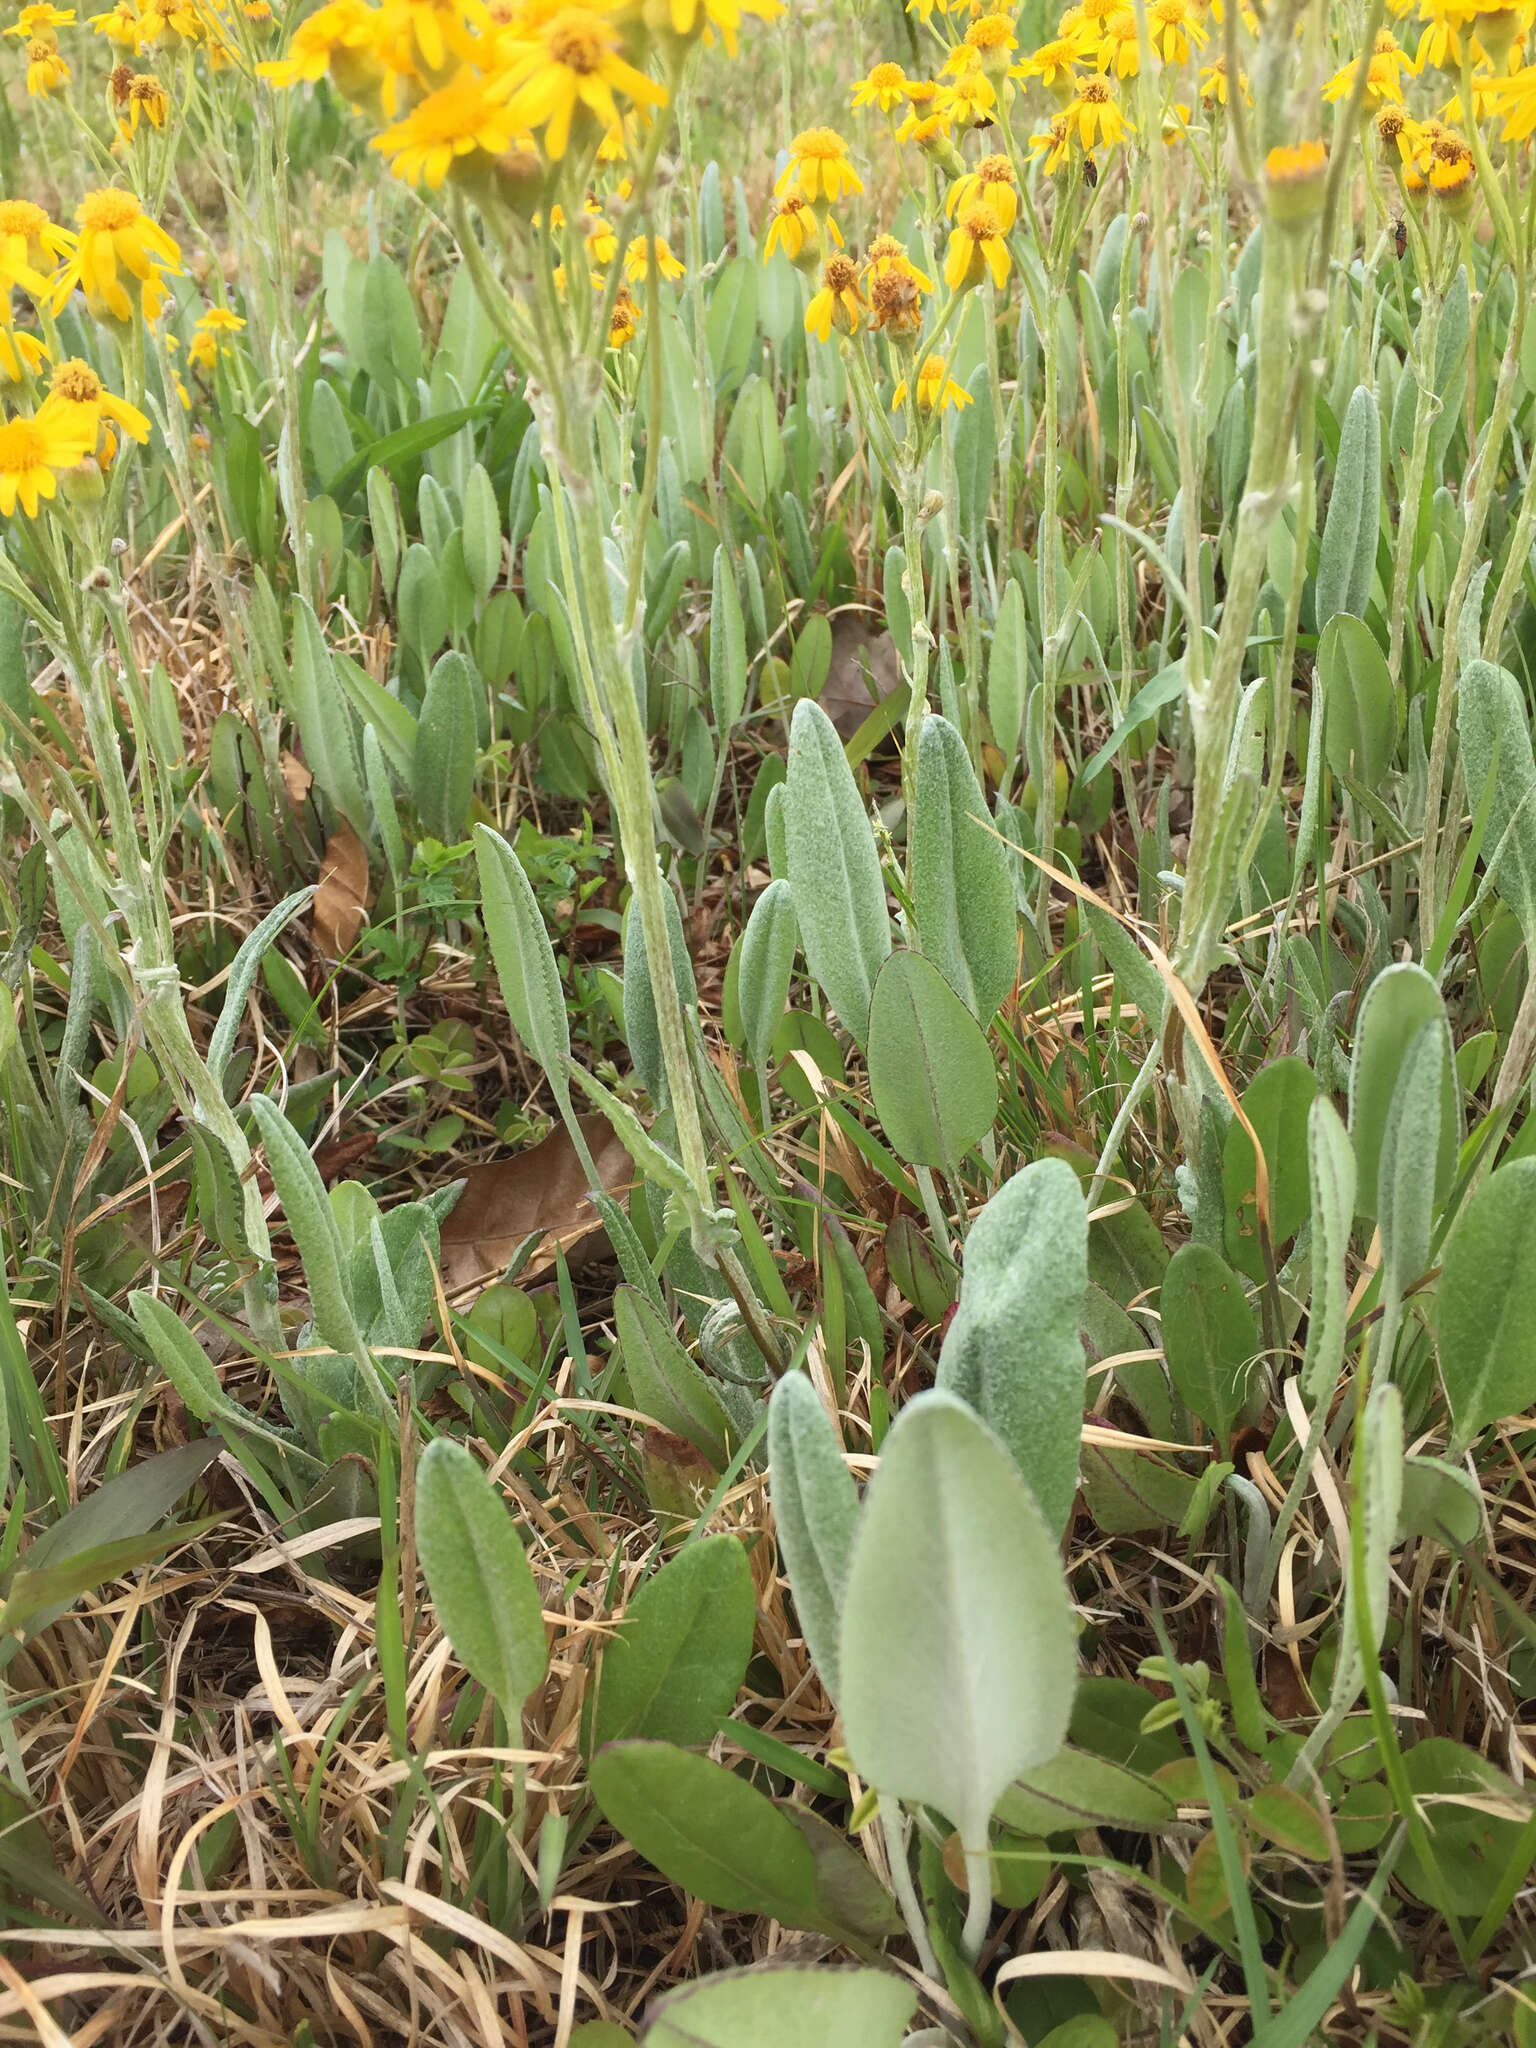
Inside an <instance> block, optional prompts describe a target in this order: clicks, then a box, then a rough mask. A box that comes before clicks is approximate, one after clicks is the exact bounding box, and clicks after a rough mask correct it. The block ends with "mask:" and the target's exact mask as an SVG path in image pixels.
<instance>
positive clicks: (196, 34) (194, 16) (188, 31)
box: [134, 0, 205, 50]
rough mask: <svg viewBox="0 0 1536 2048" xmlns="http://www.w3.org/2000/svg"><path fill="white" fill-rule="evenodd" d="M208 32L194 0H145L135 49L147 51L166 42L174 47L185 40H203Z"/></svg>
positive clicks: (187, 41)
mask: <svg viewBox="0 0 1536 2048" xmlns="http://www.w3.org/2000/svg"><path fill="white" fill-rule="evenodd" d="M204 33H205V31H204V27H203V19H202V16H201V15H200V14H199V13H198V11H197V9H196V8H195V7H194V6H192V5H191V4H190V0H145V6H144V9H143V12H142V13H141V14H140V16H139V22H138V36H137V39H136V41H135V43H134V48H135V49H138V50H147V49H149V47H150V46H151V44H154V43H159V42H164V43H165V44H166V45H167V46H168V47H169V48H170V49H173V50H174V49H177V48H178V47H179V46H180V45H181V44H182V43H200V42H201V41H202V40H203V36H204Z"/></svg>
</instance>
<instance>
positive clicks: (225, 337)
mask: <svg viewBox="0 0 1536 2048" xmlns="http://www.w3.org/2000/svg"><path fill="white" fill-rule="evenodd" d="M244 326H245V322H244V321H243V320H242V319H241V318H240V315H239V314H238V313H231V312H230V310H229V308H228V307H227V306H210V307H209V308H208V310H207V312H206V313H204V314H203V316H202V318H201V319H200V320H199V321H198V323H197V326H196V327H195V328H194V329H193V331H192V341H191V344H190V346H189V347H188V349H187V361H188V362H189V363H195V364H196V365H197V367H198V368H199V369H200V370H206V371H207V372H208V373H209V374H210V375H211V374H212V372H213V369H214V367H215V365H216V364H217V363H218V360H219V356H220V354H221V353H222V352H223V350H224V348H225V346H226V344H227V343H228V341H229V339H230V337H231V336H232V335H236V334H238V333H240V331H241V329H242V328H243V327H244Z"/></svg>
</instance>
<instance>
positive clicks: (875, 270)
mask: <svg viewBox="0 0 1536 2048" xmlns="http://www.w3.org/2000/svg"><path fill="white" fill-rule="evenodd" d="M864 283H865V289H866V290H867V291H868V293H869V309H870V320H869V324H870V326H871V327H876V328H880V329H882V330H883V331H884V332H885V333H887V334H896V335H915V334H917V333H919V332H920V331H921V329H922V324H923V295H924V293H925V292H931V291H932V290H933V279H932V278H931V277H929V276H927V275H926V273H925V272H923V271H921V270H919V269H918V267H917V265H916V264H915V263H913V261H912V260H911V258H910V257H909V256H908V254H907V251H906V247H905V245H904V244H903V243H901V242H898V241H897V239H896V237H895V236H894V235H876V237H875V239H874V240H873V241H872V242H871V243H870V245H869V249H868V252H867V253H866V255H865V259H864Z"/></svg>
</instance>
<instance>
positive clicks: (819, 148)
mask: <svg viewBox="0 0 1536 2048" xmlns="http://www.w3.org/2000/svg"><path fill="white" fill-rule="evenodd" d="M773 189H774V191H775V192H776V193H778V194H779V195H780V197H782V196H783V195H784V194H785V193H786V192H798V193H799V194H800V195H801V197H802V198H804V199H809V200H810V201H811V202H812V204H813V205H814V204H815V202H816V201H817V200H818V199H825V200H826V202H827V204H828V205H829V206H835V205H836V203H837V201H838V200H839V199H841V198H842V196H843V194H844V193H845V192H862V191H863V190H864V180H863V179H862V178H861V177H860V176H859V174H858V172H857V171H856V170H855V169H854V168H853V165H852V164H851V163H850V162H849V160H848V145H847V143H846V142H844V140H843V138H842V137H841V135H839V134H838V132H837V130H836V129H835V128H806V129H804V130H803V131H802V132H801V133H800V134H799V135H797V136H796V137H795V139H794V141H793V142H792V143H791V144H790V145H789V162H788V163H787V164H786V165H785V166H784V168H783V170H782V171H780V173H779V176H778V180H777V182H776V183H775V185H774V188H773Z"/></svg>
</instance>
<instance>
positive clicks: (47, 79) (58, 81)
mask: <svg viewBox="0 0 1536 2048" xmlns="http://www.w3.org/2000/svg"><path fill="white" fill-rule="evenodd" d="M69 76H70V73H69V66H68V65H67V64H66V63H65V62H64V59H63V58H62V57H61V56H60V55H59V46H58V44H57V43H53V42H44V41H43V39H42V37H40V36H39V37H37V38H36V39H35V40H34V41H32V42H30V43H28V45H27V91H28V93H29V94H30V96H31V97H32V98H33V99H35V100H45V99H47V97H48V95H49V94H50V93H54V92H57V91H58V89H59V87H60V86H61V85H68V83H69Z"/></svg>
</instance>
